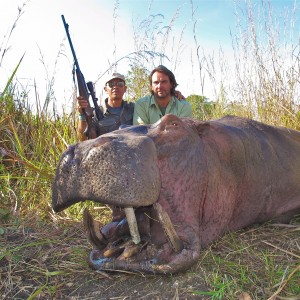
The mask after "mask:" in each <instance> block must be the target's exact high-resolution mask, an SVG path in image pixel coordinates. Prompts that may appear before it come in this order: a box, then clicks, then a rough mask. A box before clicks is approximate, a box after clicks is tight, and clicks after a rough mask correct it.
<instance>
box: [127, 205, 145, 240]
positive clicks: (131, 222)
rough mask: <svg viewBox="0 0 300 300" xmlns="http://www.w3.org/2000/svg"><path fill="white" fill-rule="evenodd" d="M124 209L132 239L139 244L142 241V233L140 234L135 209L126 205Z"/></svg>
mask: <svg viewBox="0 0 300 300" xmlns="http://www.w3.org/2000/svg"><path fill="white" fill-rule="evenodd" d="M124 211H125V214H126V218H127V222H128V226H129V231H130V235H131V238H132V241H133V242H134V243H135V244H139V243H140V241H141V237H140V234H139V230H138V226H137V222H136V217H135V214H134V210H133V208H132V207H125V208H124Z"/></svg>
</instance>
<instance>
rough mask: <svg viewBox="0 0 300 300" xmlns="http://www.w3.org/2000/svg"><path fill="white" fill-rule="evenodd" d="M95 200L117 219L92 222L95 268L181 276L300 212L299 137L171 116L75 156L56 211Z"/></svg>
mask: <svg viewBox="0 0 300 300" xmlns="http://www.w3.org/2000/svg"><path fill="white" fill-rule="evenodd" d="M87 182H91V183H92V184H87ZM87 199H89V200H93V201H96V202H101V203H106V204H110V205H112V206H113V212H114V213H113V216H114V217H113V220H112V222H111V223H109V224H107V225H105V226H104V227H103V228H101V230H100V228H98V225H97V222H95V221H93V220H92V218H91V216H90V215H89V213H88V212H87V211H86V212H85V217H84V219H85V224H86V228H87V230H88V235H89V239H90V241H91V242H92V243H93V244H94V245H95V247H96V249H95V250H93V251H92V252H91V254H90V258H89V262H90V264H91V266H92V267H94V268H96V269H125V270H132V271H142V272H154V273H175V272H178V271H183V270H186V269H187V268H189V267H190V266H192V265H193V264H194V263H195V261H197V259H198V258H199V255H200V249H201V248H203V247H206V246H207V245H208V244H209V243H211V242H212V241H214V240H215V239H216V238H218V237H219V236H220V235H222V234H224V233H225V232H227V231H233V230H238V229H241V228H243V227H245V226H248V225H250V224H253V223H261V222H265V221H268V220H274V219H277V220H284V221H285V220H288V219H289V218H290V217H292V216H293V215H294V214H297V213H299V212H300V133H299V132H298V131H295V130H291V129H286V128H279V127H273V126H268V125H264V124H262V123H259V122H256V121H253V120H250V119H244V118H239V117H231V116H229V117H224V118H222V119H219V120H213V121H209V122H203V121H197V120H193V119H185V118H184V119H179V118H178V117H176V116H174V115H166V116H165V117H163V118H162V119H161V121H159V122H157V123H156V124H153V125H147V126H132V127H130V128H125V129H121V130H118V131H115V132H112V133H109V134H105V135H103V136H101V137H98V138H97V139H94V140H89V141H86V142H82V143H79V144H77V145H73V146H70V147H69V149H68V150H67V151H66V152H65V153H64V154H63V155H62V157H61V160H60V163H59V165H58V168H57V171H56V177H55V180H54V185H53V208H54V210H55V211H57V212H58V211H61V210H63V209H65V208H66V207H68V206H70V205H72V204H74V203H76V202H79V201H84V200H87ZM129 207H133V208H134V210H135V217H136V220H137V227H138V234H139V235H140V239H138V241H134V242H132V240H131V236H130V233H131V234H132V232H133V231H132V224H131V221H130V222H129V225H128V223H127V219H126V217H125V214H124V212H123V208H126V209H128V208H129ZM127 216H128V215H127Z"/></svg>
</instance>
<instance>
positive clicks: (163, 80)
mask: <svg viewBox="0 0 300 300" xmlns="http://www.w3.org/2000/svg"><path fill="white" fill-rule="evenodd" d="M149 81H150V92H151V94H150V95H147V96H145V97H143V98H141V99H139V100H138V101H137V102H136V103H135V109H134V116H133V124H134V125H136V124H153V123H155V122H157V121H158V120H160V119H161V118H162V117H163V116H164V115H165V114H173V115H176V116H178V117H192V106H191V104H190V103H189V102H188V101H186V100H184V99H183V100H178V98H182V97H181V96H179V97H178V96H177V94H178V91H175V88H176V86H177V85H178V84H177V82H176V79H175V76H174V74H173V73H172V72H171V71H170V70H169V69H167V68H166V67H165V66H162V65H160V66H158V67H156V68H155V69H154V70H153V71H152V72H151V73H150V76H149ZM180 95H181V93H180Z"/></svg>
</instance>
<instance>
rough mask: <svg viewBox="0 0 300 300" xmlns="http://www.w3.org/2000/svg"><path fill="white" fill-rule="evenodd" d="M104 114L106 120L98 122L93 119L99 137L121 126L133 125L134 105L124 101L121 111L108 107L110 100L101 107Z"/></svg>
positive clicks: (106, 100)
mask: <svg viewBox="0 0 300 300" xmlns="http://www.w3.org/2000/svg"><path fill="white" fill-rule="evenodd" d="M100 109H101V110H102V112H103V115H104V118H103V119H102V120H101V121H98V120H97V119H96V118H94V119H93V123H94V125H95V127H96V134H97V136H99V135H102V134H105V133H108V132H111V131H114V130H117V129H118V128H119V127H120V125H132V123H133V112H134V103H133V102H127V101H125V100H123V102H122V106H121V107H120V108H119V109H116V108H112V107H110V106H109V105H108V99H107V98H106V99H105V106H104V107H102V106H101V107H100Z"/></svg>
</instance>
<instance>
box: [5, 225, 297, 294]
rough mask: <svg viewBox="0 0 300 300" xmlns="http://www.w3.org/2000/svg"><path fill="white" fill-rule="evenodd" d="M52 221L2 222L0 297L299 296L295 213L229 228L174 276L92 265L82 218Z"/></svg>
mask: <svg viewBox="0 0 300 300" xmlns="http://www.w3.org/2000/svg"><path fill="white" fill-rule="evenodd" d="M59 224H60V225H59V226H55V225H53V224H52V225H49V224H47V225H45V224H40V225H34V227H32V226H33V222H32V221H30V220H28V222H25V223H23V224H22V225H16V224H7V225H5V226H2V227H1V229H2V231H3V232H2V234H1V235H0V244H1V248H0V270H1V272H0V274H1V278H0V290H1V292H0V293H1V299H95V298H97V299H242V298H238V297H241V295H244V296H245V295H249V296H250V297H251V299H268V298H269V299H275V298H276V297H277V298H276V299H299V297H300V288H299V285H298V283H299V280H300V269H299V268H300V264H299V262H300V237H299V232H300V220H299V219H298V220H297V219H295V220H294V223H293V224H291V225H272V224H266V225H263V226H257V227H251V228H248V229H246V230H243V231H240V232H237V233H232V234H228V235H226V236H224V237H222V238H220V239H219V240H217V241H216V242H215V243H214V244H213V245H211V247H210V248H209V249H206V250H203V253H202V255H201V258H200V259H199V262H198V264H197V265H195V266H194V267H193V268H192V269H191V270H189V271H188V272H186V273H182V274H178V275H173V276H171V275H167V276H153V275H143V274H133V273H129V272H118V271H116V272H110V273H105V272H99V271H93V270H91V269H90V268H89V267H88V264H87V262H86V259H87V257H88V254H89V251H90V250H91V248H90V246H89V244H88V242H87V240H86V236H85V234H84V233H83V226H82V224H81V223H77V222H62V221H60V222H59ZM242 293H243V294H242ZM275 296H276V297H275ZM249 299H250V298H249Z"/></svg>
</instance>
